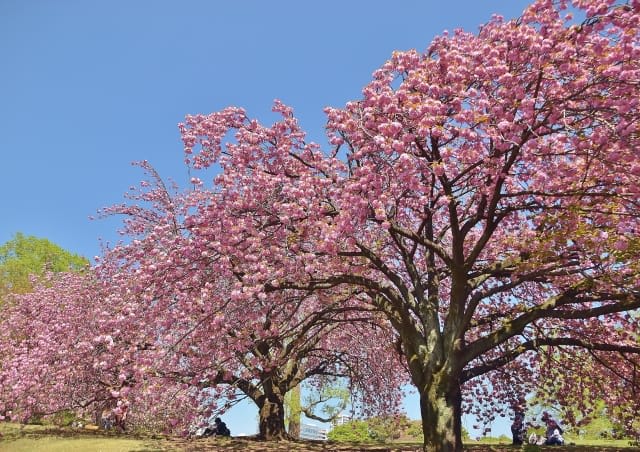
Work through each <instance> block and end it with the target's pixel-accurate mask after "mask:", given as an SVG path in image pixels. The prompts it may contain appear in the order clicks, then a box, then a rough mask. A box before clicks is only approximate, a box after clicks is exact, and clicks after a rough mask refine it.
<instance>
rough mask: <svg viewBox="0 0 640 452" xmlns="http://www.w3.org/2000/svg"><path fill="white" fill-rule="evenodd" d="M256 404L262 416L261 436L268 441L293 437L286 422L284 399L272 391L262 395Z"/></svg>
mask: <svg viewBox="0 0 640 452" xmlns="http://www.w3.org/2000/svg"><path fill="white" fill-rule="evenodd" d="M256 404H257V405H258V410H259V416H260V420H259V421H258V429H259V433H258V435H259V438H260V439H263V440H267V441H277V440H282V439H291V438H290V436H289V435H288V434H287V431H286V429H285V424H284V415H285V412H284V399H283V398H282V397H278V395H277V394H273V393H272V394H268V395H264V396H262V397H260V398H259V399H258V400H257V401H256Z"/></svg>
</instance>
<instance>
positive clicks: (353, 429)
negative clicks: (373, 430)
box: [327, 420, 371, 442]
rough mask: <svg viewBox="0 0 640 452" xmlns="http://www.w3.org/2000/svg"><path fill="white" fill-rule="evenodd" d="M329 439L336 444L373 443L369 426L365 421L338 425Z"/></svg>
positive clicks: (329, 434)
mask: <svg viewBox="0 0 640 452" xmlns="http://www.w3.org/2000/svg"><path fill="white" fill-rule="evenodd" d="M327 437H328V438H329V439H330V440H331V441H336V442H367V441H371V436H370V435H369V424H368V423H367V422H366V421H363V420H355V421H350V422H346V423H344V424H343V425H336V426H335V427H333V428H332V429H331V431H330V432H329V433H328V435H327Z"/></svg>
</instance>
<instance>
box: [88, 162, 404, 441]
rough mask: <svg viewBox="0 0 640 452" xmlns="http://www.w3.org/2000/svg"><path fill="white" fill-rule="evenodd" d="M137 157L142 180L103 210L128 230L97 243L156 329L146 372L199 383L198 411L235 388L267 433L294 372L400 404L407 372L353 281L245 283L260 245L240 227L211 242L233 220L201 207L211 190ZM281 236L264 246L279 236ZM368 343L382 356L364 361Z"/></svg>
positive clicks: (276, 433)
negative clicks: (317, 286) (341, 286)
mask: <svg viewBox="0 0 640 452" xmlns="http://www.w3.org/2000/svg"><path fill="white" fill-rule="evenodd" d="M139 164H140V166H142V167H143V168H144V169H145V171H146V172H147V174H148V175H149V176H150V177H149V180H146V181H143V183H142V184H141V187H140V188H139V190H132V191H131V192H130V193H129V194H128V198H129V201H130V202H129V203H126V204H122V205H118V206H114V207H112V208H108V209H105V210H104V211H103V214H104V215H114V214H122V215H124V218H125V227H124V229H123V231H122V232H123V233H124V234H125V235H128V236H130V237H131V238H132V239H133V240H132V241H131V242H130V243H128V244H126V245H125V244H121V245H120V246H118V247H116V248H114V249H113V250H110V251H108V252H107V253H105V256H104V257H103V260H102V262H101V266H103V267H104V268H105V269H106V275H107V276H105V278H104V279H108V278H109V277H110V276H108V275H114V274H118V275H124V276H123V278H122V279H123V280H124V281H127V285H126V288H125V289H121V290H120V291H121V292H122V291H126V292H127V293H128V294H129V295H128V296H130V297H131V296H133V297H134V298H135V299H136V300H139V303H141V304H142V305H144V319H145V320H144V322H143V323H144V324H145V326H144V329H145V330H147V331H149V332H151V331H153V330H155V331H157V334H158V335H159V339H158V341H157V342H156V343H155V345H154V347H153V348H154V350H155V352H154V353H155V354H154V358H153V362H154V366H153V367H154V369H155V370H154V373H156V374H158V375H162V377H164V378H171V379H173V381H175V382H176V383H181V384H185V385H188V386H189V387H192V388H194V389H197V390H199V391H200V392H202V393H206V394H207V397H206V398H207V400H208V402H207V403H204V405H205V406H203V407H202V408H203V411H202V413H201V414H202V416H203V417H205V418H206V417H208V416H209V415H210V414H212V413H217V414H220V413H221V412H222V411H223V410H225V409H226V408H228V406H229V405H228V402H231V403H233V401H235V400H237V396H236V393H237V392H238V391H239V392H240V393H242V394H243V395H244V396H245V397H248V398H250V399H251V400H252V401H253V402H254V403H255V404H256V405H257V407H258V410H259V435H260V437H262V438H265V439H280V438H285V437H288V435H287V433H286V431H285V423H284V418H285V416H284V414H285V410H284V401H285V395H286V393H287V392H289V391H290V390H292V389H293V388H296V387H298V386H299V385H300V384H301V383H302V382H306V383H307V384H310V385H312V386H318V387H320V386H322V384H324V383H326V382H327V381H331V380H333V379H336V378H337V379H346V380H347V381H348V384H349V385H350V386H351V388H352V394H354V396H355V399H354V402H353V405H357V406H358V407H360V409H362V410H372V411H374V412H380V413H384V412H390V411H393V410H395V409H397V406H398V404H399V400H400V397H401V390H400V389H401V386H402V384H403V383H404V382H406V381H407V372H406V369H405V368H404V365H403V363H402V362H401V361H400V360H399V359H398V354H397V352H396V351H395V340H396V339H395V336H394V334H393V330H392V329H390V328H388V325H387V323H386V321H385V320H384V317H383V316H381V315H380V313H379V311H378V310H377V309H376V308H372V307H371V306H370V305H368V304H366V303H363V302H362V301H361V298H362V296H363V295H362V294H361V293H360V291H359V290H334V291H325V292H322V293H314V292H309V291H298V290H293V289H289V290H282V291H277V292H276V291H273V292H270V293H266V292H265V291H258V290H257V289H256V287H255V284H252V285H249V283H248V282H249V281H250V278H251V275H250V274H249V273H247V272H248V271H250V269H249V268H248V267H250V266H251V265H252V264H253V263H254V262H255V261H256V259H255V255H256V252H257V251H256V250H254V249H252V248H251V247H252V246H253V245H252V243H251V241H250V240H249V241H246V240H245V236H244V235H243V234H239V235H238V236H237V237H236V238H234V239H229V238H226V239H224V240H230V241H229V243H228V245H225V246H220V241H221V240H222V237H225V236H227V235H228V232H229V231H230V229H231V228H233V227H234V226H233V225H232V223H233V222H234V219H232V218H230V217H227V218H225V219H224V221H223V222H221V221H218V220H216V219H213V218H211V217H210V216H209V215H208V214H207V213H208V212H221V210H220V209H219V208H218V207H219V205H220V204H219V203H220V199H219V194H218V193H217V192H216V191H210V190H205V189H202V188H199V187H198V185H199V184H196V188H195V189H194V190H188V191H186V192H180V191H179V190H178V189H177V187H175V186H174V188H173V189H171V190H170V189H169V188H168V187H167V185H166V184H165V183H164V182H163V181H162V179H161V178H160V176H159V175H158V174H157V173H156V172H155V170H154V169H153V168H152V167H151V166H150V165H149V164H148V163H147V162H140V163H139ZM236 219H237V220H238V221H239V222H242V221H243V219H242V217H236ZM278 240H279V239H278V237H277V236H273V237H271V238H270V241H271V245H272V246H278V247H280V246H283V245H284V244H285V242H278ZM285 240H288V241H289V242H290V243H291V241H292V239H291V237H286V238H285ZM263 244H264V242H263ZM230 250H233V252H231V251H230ZM240 250H243V252H244V254H243V255H240V254H239V253H238V251H240ZM126 275H128V276H126ZM129 281H134V282H133V283H132V284H129ZM150 325H155V326H153V327H150ZM149 334H150V333H149ZM147 336H148V334H147ZM385 350H386V351H385ZM373 353H377V354H379V355H381V356H378V357H377V358H376V359H375V362H373V363H372V362H370V359H369V357H370V356H371V355H372V354H373ZM385 375H386V376H385ZM389 375H390V376H389ZM380 394H384V395H385V397H379V396H380ZM216 401H222V402H220V403H217V402H216ZM308 414H311V412H308Z"/></svg>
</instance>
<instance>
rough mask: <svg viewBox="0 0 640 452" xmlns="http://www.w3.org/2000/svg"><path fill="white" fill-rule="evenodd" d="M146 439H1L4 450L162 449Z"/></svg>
mask: <svg viewBox="0 0 640 452" xmlns="http://www.w3.org/2000/svg"><path fill="white" fill-rule="evenodd" d="M160 450H162V449H159V448H154V447H150V445H149V443H148V442H146V441H141V440H135V439H125V438H55V437H44V438H38V439H32V438H20V439H16V440H13V441H11V440H9V441H5V440H3V441H1V442H0V451H2V452H5V451H6V452H88V451H94V452H131V451H140V452H142V451H145V452H146V451H148V452H151V451H160Z"/></svg>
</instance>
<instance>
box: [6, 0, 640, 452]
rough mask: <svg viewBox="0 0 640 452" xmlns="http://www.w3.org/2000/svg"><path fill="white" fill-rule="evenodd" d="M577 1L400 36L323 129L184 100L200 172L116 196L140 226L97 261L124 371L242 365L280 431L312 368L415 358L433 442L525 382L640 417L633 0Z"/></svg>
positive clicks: (490, 412) (638, 18) (342, 370)
mask: <svg viewBox="0 0 640 452" xmlns="http://www.w3.org/2000/svg"><path fill="white" fill-rule="evenodd" d="M571 5H572V7H571V8H569V5H568V2H565V1H556V2H554V1H550V0H537V1H535V2H534V3H533V4H532V5H531V6H530V7H528V8H527V9H526V10H525V11H524V12H523V14H522V16H521V17H520V18H518V19H515V20H505V19H503V18H502V17H499V16H494V17H493V18H492V19H491V20H490V21H489V22H488V23H486V24H485V25H484V26H483V27H482V28H481V30H480V31H479V32H478V33H477V34H473V33H469V32H465V31H462V30H456V31H455V32H454V33H452V34H451V35H449V34H445V35H443V36H440V37H437V38H435V39H434V40H433V42H432V43H431V44H430V45H429V47H428V48H427V49H426V51H425V52H418V51H414V50H411V51H406V52H394V53H393V55H392V56H391V58H390V60H389V61H387V62H386V63H385V64H384V65H383V66H382V67H381V68H380V69H378V70H376V71H375V72H374V74H373V78H372V81H371V82H370V83H369V84H367V85H366V86H365V87H364V89H363V91H362V95H361V97H359V98H358V99H356V100H354V101H352V102H349V103H347V104H346V106H344V108H327V109H326V113H327V118H328V120H327V132H328V138H329V147H328V148H327V149H324V150H323V149H322V146H320V145H319V144H316V143H310V142H307V141H306V138H305V133H304V131H303V130H302V129H301V128H300V126H299V124H298V122H297V120H296V118H295V116H294V113H293V110H292V109H291V108H290V107H288V106H286V105H284V104H282V103H281V102H279V101H276V102H275V104H274V108H273V110H274V112H275V113H276V114H277V115H279V118H278V120H277V121H276V122H275V123H273V124H271V125H263V124H261V123H260V122H259V121H258V120H257V119H254V118H251V117H249V115H248V114H247V113H246V112H245V111H244V110H243V109H241V108H238V107H229V108H226V109H224V110H222V111H219V112H215V113H211V114H198V115H192V116H187V118H186V119H185V122H184V123H183V124H181V125H180V131H181V134H182V139H183V142H184V151H185V154H186V163H187V164H188V166H189V169H190V171H191V172H192V174H193V178H192V179H191V181H190V183H191V187H190V188H189V189H185V190H184V191H181V192H179V193H177V194H175V195H172V194H170V192H169V190H167V188H166V187H165V186H164V184H163V183H162V181H161V180H160V178H159V177H158V176H157V175H156V174H155V173H154V172H153V171H152V170H151V168H150V166H149V165H148V164H146V163H143V166H144V167H145V168H146V169H147V170H148V171H150V173H151V175H152V181H151V183H149V182H144V183H143V188H145V189H143V190H141V192H140V193H139V194H137V195H132V199H131V200H130V201H131V202H130V203H128V204H123V205H121V206H116V207H114V208H112V209H108V210H107V211H106V213H117V214H124V215H125V216H126V217H125V218H126V220H125V233H127V234H129V236H130V237H131V238H132V241H131V243H129V244H127V245H122V246H120V247H117V248H115V249H114V250H112V251H110V252H109V253H107V254H106V255H105V256H104V259H103V260H102V261H101V262H100V265H99V266H98V267H97V268H96V275H97V276H96V278H97V281H100V284H101V285H100V287H105V286H104V285H105V284H106V285H108V286H110V287H111V289H109V290H108V291H107V294H106V295H105V296H106V297H107V298H105V299H108V300H109V301H110V303H109V304H108V306H109V307H110V309H111V311H110V312H111V317H110V318H111V320H109V321H106V320H105V322H104V323H102V324H101V325H100V324H98V325H96V332H97V331H102V333H101V334H100V335H99V336H97V337H99V338H101V340H103V341H105V340H106V339H105V338H106V337H107V336H106V334H107V333H105V331H108V330H109V328H112V329H114V328H115V329H114V334H116V335H117V337H118V338H119V339H118V340H116V339H115V337H116V336H113V335H111V334H110V333H109V336H108V337H109V338H111V340H113V343H114V344H121V346H122V353H123V355H122V356H119V355H118V354H115V353H114V354H113V356H112V359H111V361H109V363H111V364H106V366H107V368H113V369H116V368H119V366H125V367H129V368H130V369H131V370H129V371H127V372H122V371H121V370H120V371H119V373H118V375H124V377H122V378H121V383H122V384H121V386H127V387H128V386H131V387H132V388H138V389H139V390H140V391H142V389H143V388H144V390H145V391H151V392H153V390H152V389H150V388H153V385H151V384H150V383H149V379H150V378H151V379H152V380H153V379H161V380H163V379H170V381H171V382H172V385H175V387H177V388H181V389H183V390H184V392H185V393H187V392H189V391H192V392H191V397H195V395H196V393H197V390H202V389H210V390H212V391H223V390H222V389H219V388H220V387H224V385H229V386H233V387H235V388H244V389H242V390H243V392H244V393H245V394H246V395H248V396H249V397H251V398H252V399H253V400H254V401H256V403H257V404H258V405H259V406H260V403H266V405H263V406H266V408H265V410H266V413H264V416H265V419H268V422H266V423H265V429H264V432H265V436H269V435H268V432H277V431H279V430H280V429H281V426H282V425H284V409H283V408H282V405H283V403H284V394H285V393H286V392H287V391H288V390H290V389H291V388H292V387H293V386H295V384H297V383H299V382H301V381H303V380H304V379H306V378H311V379H313V378H319V379H320V380H321V379H322V378H325V377H341V376H348V377H349V378H351V381H353V382H354V383H356V385H357V386H358V389H359V391H360V393H361V394H362V398H361V401H362V404H363V406H364V405H368V406H375V405H376V403H378V404H379V403H380V402H385V401H386V400H389V401H391V402H393V401H395V400H397V399H396V398H395V396H394V388H395V389H398V388H399V387H400V385H401V384H402V382H403V381H405V379H406V378H405V376H406V375H407V374H408V375H409V377H410V379H411V381H412V383H413V384H414V385H415V387H416V388H417V391H418V394H419V397H420V408H421V414H422V429H423V434H424V449H425V450H434V451H445V452H446V451H459V450H461V448H462V425H461V417H462V414H463V413H464V412H472V413H473V414H475V415H477V416H479V417H483V418H485V419H491V418H492V417H494V416H496V415H497V414H500V413H501V412H502V413H504V412H505V410H508V409H509V408H510V407H511V406H512V405H516V404H518V403H520V400H521V399H522V398H523V397H524V396H525V395H527V394H529V393H532V392H536V394H537V395H538V396H539V397H542V398H544V397H545V393H546V394H547V395H549V396H551V395H553V397H555V399H554V400H555V402H556V403H558V404H560V405H563V404H564V405H567V404H573V405H574V408H575V409H576V410H578V411H580V412H581V413H582V414H586V413H587V412H588V411H589V410H590V409H592V407H590V406H589V404H580V403H577V402H576V401H577V400H580V398H582V399H584V398H586V397H589V395H592V394H594V393H596V392H597V393H598V394H599V395H600V397H601V398H602V402H603V403H604V404H605V405H607V406H610V407H614V406H615V407H616V409H617V411H616V416H618V417H619V421H620V422H619V425H624V426H625V428H627V429H628V430H632V429H634V428H637V424H634V423H633V420H634V419H637V417H638V413H639V412H640V406H639V405H638V404H639V400H640V398H639V397H638V396H637V395H638V393H639V391H640V377H639V374H638V368H639V367H640V359H639V358H640V344H639V341H638V331H640V316H639V315H638V311H639V309H640V287H639V285H638V281H639V280H640V278H639V276H640V274H639V272H640V267H639V262H640V259H639V257H640V256H639V255H638V253H639V252H640V246H638V231H640V204H639V203H638V199H640V196H639V195H640V188H639V186H638V184H637V183H636V181H637V178H638V176H640V154H639V153H638V149H640V142H639V141H640V108H639V103H640V101H639V100H638V99H640V90H639V88H640V43H639V42H638V39H639V36H640V33H639V26H640V2H639V1H638V0H630V1H628V2H626V3H615V2H614V1H612V0H589V1H586V0H575V1H573V2H572V3H571ZM574 16H575V18H574ZM212 168H213V169H215V171H216V176H215V178H214V180H213V184H212V185H211V186H208V185H207V184H205V183H204V182H203V180H206V177H207V176H206V175H207V174H208V173H207V170H210V169H212ZM114 319H116V321H115V323H114V321H113V320H114ZM16 337H18V338H19V337H20V335H19V334H14V336H13V337H12V340H15V339H16ZM131 338H135V340H132V339H131ZM95 340H97V339H95ZM111 340H107V342H108V343H109V344H111ZM114 347H115V346H114ZM116 349H117V347H116V348H113V350H116ZM298 352H302V354H297V353H298ZM398 354H399V355H400V356H402V359H403V362H402V363H400V364H398V360H397V359H396V357H397V356H398ZM98 367H100V366H98ZM405 372H406V373H405ZM0 378H1V377H0ZM123 382H126V384H125V383H123ZM294 383H295V384H294ZM292 384H293V386H292ZM604 386H606V391H601V388H602V387H604ZM112 390H113V394H115V395H113V396H112V397H113V399H114V401H115V400H118V401H119V402H121V401H122V400H121V399H123V397H124V396H122V392H121V391H120V390H118V389H117V388H115V389H112ZM131 391H132V392H134V393H135V389H131ZM155 392H156V393H157V394H161V391H160V390H159V389H158V388H156V390H155ZM8 394H9V393H8ZM217 394H222V392H217ZM250 394H255V397H254V396H251V395H250ZM371 394H379V395H380V394H389V397H388V398H387V397H381V396H379V397H378V398H377V399H376V398H375V397H369V396H368V395H371ZM7 396H9V395H7ZM194 400H195V399H194ZM265 400H266V401H267V402H265ZM260 401H262V402H260ZM16 403H18V402H16ZM196 405H197V404H196V403H192V404H191V406H196ZM383 405H384V404H383ZM379 408H385V407H379ZM261 410H262V408H261ZM261 416H262V415H261ZM261 431H262V430H261Z"/></svg>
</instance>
